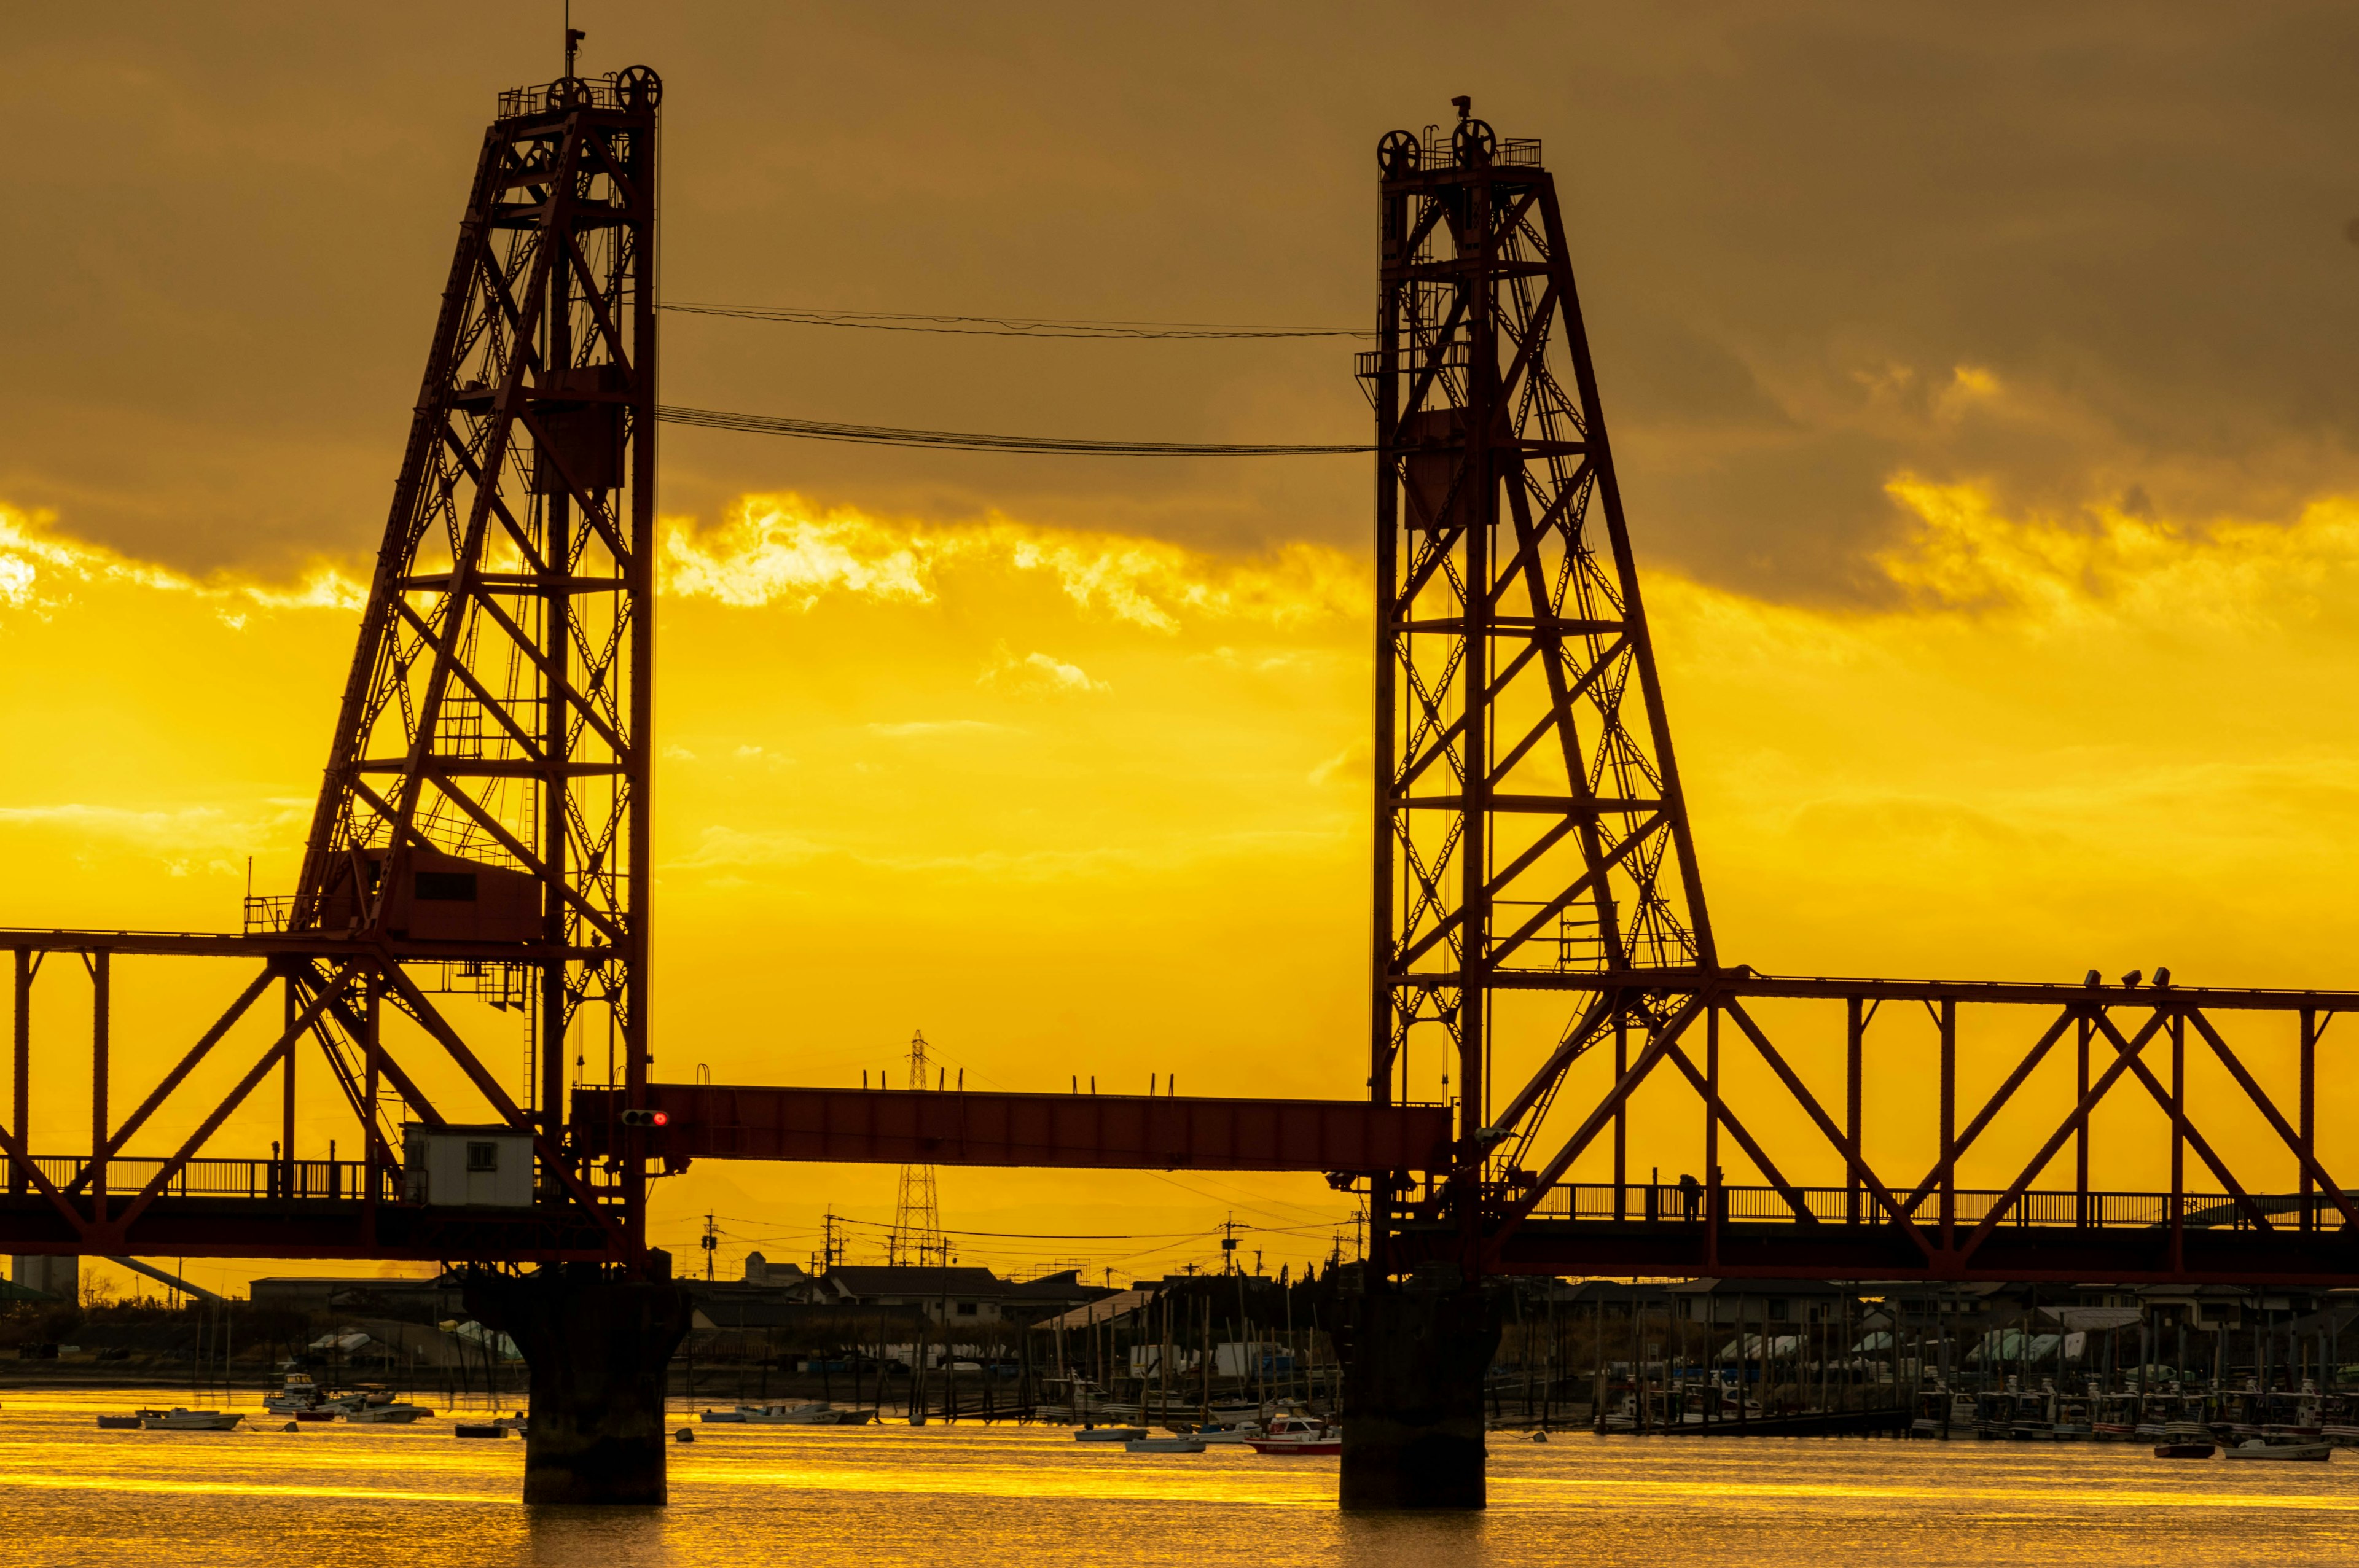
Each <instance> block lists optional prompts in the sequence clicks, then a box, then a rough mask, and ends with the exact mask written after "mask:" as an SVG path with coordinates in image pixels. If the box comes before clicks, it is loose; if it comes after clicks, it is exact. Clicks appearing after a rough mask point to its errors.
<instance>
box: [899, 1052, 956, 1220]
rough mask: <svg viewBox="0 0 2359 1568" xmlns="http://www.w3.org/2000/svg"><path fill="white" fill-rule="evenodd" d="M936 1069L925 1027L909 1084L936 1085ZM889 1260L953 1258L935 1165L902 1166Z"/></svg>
mask: <svg viewBox="0 0 2359 1568" xmlns="http://www.w3.org/2000/svg"><path fill="white" fill-rule="evenodd" d="M932 1070H933V1069H932V1064H931V1062H930V1061H929V1059H928V1058H927V1055H926V1033H925V1031H924V1030H922V1029H921V1030H919V1031H918V1033H915V1034H913V1035H911V1036H910V1037H909V1085H908V1087H910V1088H911V1089H912V1090H923V1089H929V1088H931V1087H934V1086H933V1085H932V1084H930V1083H929V1082H928V1081H927V1079H928V1076H929V1074H930V1073H931V1072H932ZM885 1260H886V1262H887V1263H893V1264H903V1263H917V1264H920V1265H923V1264H926V1263H934V1264H939V1265H944V1266H947V1265H948V1264H949V1262H950V1260H951V1248H950V1243H949V1241H947V1240H945V1239H944V1238H943V1236H942V1215H941V1206H940V1203H939V1202H938V1201H937V1200H936V1198H935V1195H934V1168H933V1167H932V1166H931V1165H904V1166H902V1167H901V1190H900V1195H899V1196H898V1197H897V1198H896V1199H895V1200H894V1204H893V1229H892V1231H891V1233H890V1234H889V1235H887V1236H886V1241H885Z"/></svg>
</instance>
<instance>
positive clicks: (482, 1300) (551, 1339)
mask: <svg viewBox="0 0 2359 1568" xmlns="http://www.w3.org/2000/svg"><path fill="white" fill-rule="evenodd" d="M466 1302H467V1310H468V1311H469V1312H470V1313H472V1314H474V1316H475V1317H476V1318H477V1319H478V1320H479V1321H481V1322H482V1323H483V1324H484V1325H485V1326H487V1327H491V1328H495V1329H498V1330H499V1331H500V1332H502V1333H504V1334H506V1336H508V1337H509V1338H511V1339H513V1340H515V1341H516V1348H517V1349H518V1350H521V1351H522V1352H523V1353H524V1358H525V1366H526V1368H527V1370H528V1371H529V1373H530V1376H531V1384H530V1386H531V1390H532V1392H531V1402H530V1404H529V1406H528V1407H527V1414H528V1415H529V1416H530V1417H531V1421H530V1424H529V1425H528V1426H527V1430H526V1433H525V1449H524V1500H525V1501H526V1502H527V1503H604V1504H625V1505H628V1504H642V1505H647V1504H660V1503H663V1502H665V1501H667V1500H669V1486H668V1482H667V1477H666V1475H665V1450H666V1449H667V1447H668V1446H669V1444H666V1442H665V1441H664V1439H665V1433H664V1380H665V1373H666V1372H667V1370H668V1369H669V1367H670V1365H671V1355H672V1352H673V1351H674V1350H675V1349H677V1348H678V1347H679V1342H680V1340H681V1339H682V1338H684V1337H685V1336H687V1334H688V1328H689V1321H690V1307H689V1300H688V1292H686V1291H683V1290H682V1289H680V1288H679V1286H678V1285H675V1284H673V1283H672V1282H671V1281H669V1280H668V1279H665V1280H646V1279H628V1278H625V1277H623V1276H621V1275H618V1274H614V1273H609V1272H606V1271H603V1270H602V1269H600V1268H599V1267H598V1266H597V1265H595V1264H589V1263H574V1264H563V1265H551V1266H549V1267H548V1268H544V1269H542V1270H540V1271H538V1272H537V1273H532V1274H523V1275H511V1274H496V1273H493V1272H491V1271H487V1270H481V1269H478V1270H471V1271H469V1272H468V1275H467V1283H466Z"/></svg>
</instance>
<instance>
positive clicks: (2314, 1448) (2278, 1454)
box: [2220, 1437, 2334, 1460]
mask: <svg viewBox="0 0 2359 1568" xmlns="http://www.w3.org/2000/svg"><path fill="white" fill-rule="evenodd" d="M2220 1452H2221V1456H2222V1457H2223V1458H2227V1459H2320V1460H2322V1459H2325V1458H2326V1457H2327V1456H2328V1455H2330V1454H2332V1453H2333V1452H2334V1444H2332V1443H2271V1442H2270V1441H2269V1440H2268V1439H2267V1438H2266V1437H2248V1438H2246V1439H2245V1441H2244V1442H2242V1443H2239V1444H2236V1446H2234V1448H2223V1449H2222V1450H2221V1451H2220Z"/></svg>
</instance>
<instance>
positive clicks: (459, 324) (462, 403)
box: [287, 67, 661, 1245]
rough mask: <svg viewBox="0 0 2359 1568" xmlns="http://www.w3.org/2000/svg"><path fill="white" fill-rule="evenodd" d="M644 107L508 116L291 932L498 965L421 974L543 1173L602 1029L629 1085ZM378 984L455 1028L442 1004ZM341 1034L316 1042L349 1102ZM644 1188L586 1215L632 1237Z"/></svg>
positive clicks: (391, 977) (319, 981) (444, 330)
mask: <svg viewBox="0 0 2359 1568" xmlns="http://www.w3.org/2000/svg"><path fill="white" fill-rule="evenodd" d="M660 95H661V83H660V81H658V78H657V77H656V75H655V73H654V72H653V71H651V70H647V69H646V68H645V67H634V68H632V69H631V70H625V71H622V72H619V73H617V74H615V75H614V76H610V77H603V78H598V79H595V80H584V79H582V78H578V77H571V76H568V77H566V78H563V79H560V81H557V82H554V83H551V84H550V85H549V86H548V87H546V88H528V89H519V90H516V92H509V93H506V94H503V95H502V99H501V104H500V110H501V113H500V117H499V118H498V119H497V120H496V121H495V123H494V124H492V126H491V127H490V128H489V130H488V131H487V132H486V133H485V135H484V147H483V153H482V156H481V157H480V159H479V160H478V162H477V165H476V170H475V178H474V184H473V189H472V191H471V193H470V195H469V198H468V202H467V210H466V215H465V218H464V220H463V221H462V223H461V225H460V234H459V243H458V250H457V254H455V256H454V257H453V258H452V261H451V274H450V280H449V283H448V285H447V286H446V287H445V289H444V291H443V296H442V307H441V312H440V318H439V319H438V320H437V322H436V326H435V331H434V340H433V344H432V347H431V349H430V351H429V354H428V358H427V364H426V374H425V379H424V384H423V385H422V387H421V389H420V391H419V400H418V406H417V411H416V415H415V417H414V419H413V422H412V424H411V427H410V435H409V441H408V449H407V451H406V453H405V456H404V458H403V461H402V467H401V472H400V478H399V480H398V481H397V485H396V488H395V492H394V501H393V507H392V513H391V515H390V516H389V517H388V519H387V521H386V534H385V540H384V544H383V546H381V548H380V549H379V552H378V556H377V563H376V570H375V580H374V581H373V583H372V584H371V588H370V593H369V602H368V607H367V610H366V612H365V615H364V620H363V623H362V628H361V635H360V645H359V649H358V652H357V654H355V656H354V658H353V666H352V672H351V676H350V678H349V680H348V682H347V684H346V687H345V690H344V697H343V704H342V710H341V712H340V714H339V716H338V719H337V723H336V730H335V735H334V739H333V742H332V747H331V750H330V756H329V762H328V768H327V777H326V782H325V784H324V786H323V787H322V789H321V795H320V801H319V806H318V808H317V811H316V814H315V816H314V817H313V821H312V827H311V832H310V840H309V844H308V848H307V851H306V855H305V859H304V863H303V871H302V877H301V881H300V883H299V888H298V891H297V892H296V895H295V898H294V900H293V904H292V908H291V910H290V911H289V912H288V923H287V924H288V929H289V930H290V932H295V933H302V932H314V931H316V932H320V933H321V934H323V935H333V934H336V933H340V932H348V933H350V934H351V935H353V936H354V937H356V938H364V939H365V938H370V937H375V938H379V939H384V938H402V937H407V938H412V939H418V938H426V939H431V938H433V937H437V936H451V937H457V936H460V935H462V934H463V935H466V936H468V937H470V938H472V939H473V940H475V941H476V942H478V943H483V942H488V943H491V944H493V945H494V946H493V947H492V949H491V950H492V951H493V952H495V953H497V952H498V949H499V946H500V945H502V944H512V945H513V953H514V956H513V957H506V956H505V955H503V956H499V957H490V958H484V957H480V956H479V957H475V958H474V959H473V960H472V961H469V962H466V963H463V964H461V965H458V966H449V965H445V966H442V967H440V970H438V974H439V975H440V978H441V979H442V980H443V981H444V982H445V984H446V985H447V986H448V988H449V989H463V990H472V991H474V992H477V993H479V994H483V995H484V996H486V997H487V999H488V1000H492V1001H493V1002H494V1004H495V1005H497V1006H503V1007H515V1008H519V1009H522V1010H525V1011H527V1014H528V1016H529V1018H530V1020H531V1034H530V1041H531V1049H530V1052H529V1054H528V1067H527V1078H528V1087H527V1092H526V1094H525V1095H524V1096H522V1097H519V1098H522V1099H523V1101H524V1103H523V1104H522V1105H521V1106H519V1105H516V1104H503V1103H502V1097H500V1096H498V1095H496V1094H493V1095H492V1098H494V1102H495V1105H500V1106H501V1108H502V1109H503V1112H504V1114H506V1115H508V1116H509V1117H511V1118H512V1119H515V1120H516V1122H517V1123H518V1124H519V1125H525V1124H529V1125H530V1126H531V1127H532V1128H533V1130H535V1132H536V1134H537V1135H538V1136H539V1137H540V1138H541V1140H542V1141H543V1143H542V1157H543V1161H544V1164H545V1166H555V1167H560V1168H561V1167H562V1166H564V1165H565V1164H567V1163H569V1162H570V1160H571V1157H570V1156H567V1155H565V1154H564V1153H563V1152H562V1151H561V1141H562V1136H563V1130H564V1129H563V1117H564V1105H565V1101H566V1095H565V1087H566V1069H567V1065H568V1063H567V1056H568V1050H567V1044H568V1041H569V1038H570V1037H571V1036H572V1035H573V1034H575V1033H580V1032H581V1029H582V1027H583V1026H587V1025H590V1024H592V1023H595V1024H602V1025H603V1026H604V1027H603V1033H605V1034H606V1037H607V1039H606V1044H605V1049H606V1052H607V1056H608V1061H609V1063H610V1065H611V1070H612V1071H613V1072H614V1073H615V1074H618V1075H619V1079H618V1081H619V1082H621V1083H622V1084H623V1085H625V1087H628V1088H629V1089H631V1090H634V1091H636V1090H639V1089H641V1088H643V1087H644V1086H645V1083H646V1080H647V1065H648V1049H647V1041H648V998H647V965H646V961H647V883H648V859H647V857H648V826H649V816H648V804H649V803H648V754H647V737H648V735H649V732H650V699H651V697H652V694H653V674H654V659H655V642H654V625H653V621H652V617H651V611H652V609H653V605H654V580H653V540H654V527H655V472H656V462H655V459H656V452H655V439H656V421H655V411H656V287H655V267H656V257H657V249H656V212H657V192H656V177H657V159H656V130H657V104H658V100H659V98H660ZM324 977H325V971H324V969H322V968H319V967H317V966H314V968H313V970H312V976H311V979H310V981H309V982H307V983H309V984H311V985H314V986H324V985H325V983H326V981H325V978H324ZM387 978H388V981H389V989H390V990H391V992H392V994H393V997H394V1000H395V1001H396V1003H397V1005H400V1006H402V1007H404V1008H405V1009H406V1010H407V1011H411V1012H412V1013H413V1014H415V1015H416V1016H418V1018H419V1022H421V1023H425V1024H426V1025H427V1027H428V1028H429V1030H431V1031H433V1032H434V1033H437V1034H447V1033H449V1031H448V1028H447V1025H440V1023H439V1021H437V1020H435V1019H434V1017H433V1010H432V1007H431V1004H430V1003H429V1002H428V1001H427V1000H426V997H425V994H424V993H425V992H426V991H427V990H429V989H441V988H438V987H437V986H435V985H432V984H428V983H421V982H420V981H419V980H416V979H410V978H408V976H406V975H404V974H403V972H402V970H401V968H400V966H393V967H392V968H390V969H389V970H388V971H387ZM585 1009H594V1010H596V1011H595V1013H594V1014H593V1015H592V1017H591V1018H589V1019H585V1018H583V1017H582V1012H583V1010H585ZM349 1011H351V1010H349V1009H346V1008H343V1007H341V1006H331V1007H330V1008H329V1009H328V1010H327V1011H326V1013H325V1015H324V1017H323V1021H322V1022H323V1025H324V1027H326V1028H327V1029H328V1030H329V1032H330V1033H331V1034H332V1037H333V1038H334V1039H335V1041H336V1044H337V1045H338V1049H337V1051H336V1053H335V1054H336V1055H337V1056H339V1057H340V1058H342V1059H343V1060H344V1061H345V1063H346V1070H345V1072H344V1075H343V1076H345V1077H346V1078H347V1079H349V1080H355V1081H356V1080H358V1079H359V1078H360V1077H361V1076H363V1075H364V1072H366V1071H367V1069H366V1068H365V1066H364V1058H368V1059H370V1060H374V1059H375V1057H372V1056H371V1054H370V1049H369V1046H368V1044H367V1040H366V1037H365V1032H364V1031H361V1030H357V1029H355V1028H353V1026H352V1025H353V1022H354V1020H353V1019H352V1018H350V1017H347V1016H346V1014H347V1013H348V1012H349ZM585 1054H586V1052H585ZM378 1055H381V1053H378ZM471 1076H478V1078H479V1082H480V1081H481V1076H480V1075H472V1074H471ZM399 1088H400V1086H399V1085H398V1084H397V1085H396V1089H397V1096H396V1098H395V1099H394V1100H393V1101H390V1102H388V1103H387V1108H386V1110H385V1111H384V1112H383V1116H384V1117H390V1116H391V1115H393V1114H396V1113H397V1112H398V1111H399V1110H400V1108H401V1107H402V1105H403V1104H404V1103H406V1102H407V1100H408V1097H407V1096H404V1095H401V1094H400V1093H399ZM368 1109H369V1110H370V1111H372V1112H374V1111H376V1110H377V1106H376V1104H375V1102H374V1101H371V1102H369V1105H368ZM409 1110H410V1112H411V1113H412V1114H415V1113H416V1111H417V1107H416V1106H415V1105H410V1106H409ZM380 1119H381V1118H380V1117H379V1116H376V1115H372V1116H371V1120H372V1123H373V1124H374V1123H375V1122H377V1121H378V1120H380ZM384 1133H385V1130H384V1129H383V1128H382V1127H378V1126H375V1125H372V1128H371V1136H372V1138H375V1139H381V1138H383V1137H384ZM558 1174H559V1171H558V1170H557V1169H545V1170H544V1182H545V1183H547V1184H549V1185H550V1186H551V1187H552V1188H553V1187H554V1186H556V1185H557V1182H556V1181H555V1179H554V1178H555V1177H556V1176H557V1175H558ZM638 1181H639V1177H638V1174H637V1172H636V1167H634V1169H633V1170H632V1171H630V1172H629V1173H627V1174H626V1176H625V1179H624V1180H623V1182H622V1186H623V1188H624V1189H625V1191H623V1192H620V1193H614V1194H609V1195H605V1196H606V1197H607V1198H610V1199H614V1200H619V1206H620V1207H621V1208H622V1209H623V1210H624V1211H625V1213H626V1214H627V1216H628V1217H629V1219H630V1222H631V1227H632V1228H633V1230H634V1231H635V1232H636V1224H637V1219H638V1216H639V1210H640V1205H639V1204H638V1203H637V1202H636V1196H637V1195H638ZM567 1184H572V1178H570V1177H569V1178H568V1180H567ZM634 1244H635V1245H636V1235H635V1236H634Z"/></svg>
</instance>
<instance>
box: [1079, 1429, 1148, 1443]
mask: <svg viewBox="0 0 2359 1568" xmlns="http://www.w3.org/2000/svg"><path fill="white" fill-rule="evenodd" d="M1146 1435H1147V1429H1146V1428H1145V1427H1143V1426H1085V1427H1082V1428H1081V1429H1079V1430H1078V1431H1076V1432H1075V1433H1073V1441H1074V1442H1075V1443H1136V1442H1137V1441H1138V1440H1139V1439H1140V1438H1143V1437H1145V1436H1146Z"/></svg>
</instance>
